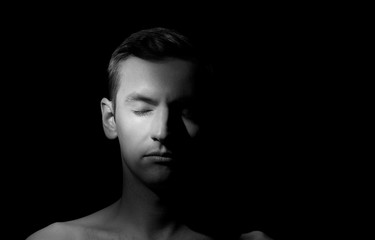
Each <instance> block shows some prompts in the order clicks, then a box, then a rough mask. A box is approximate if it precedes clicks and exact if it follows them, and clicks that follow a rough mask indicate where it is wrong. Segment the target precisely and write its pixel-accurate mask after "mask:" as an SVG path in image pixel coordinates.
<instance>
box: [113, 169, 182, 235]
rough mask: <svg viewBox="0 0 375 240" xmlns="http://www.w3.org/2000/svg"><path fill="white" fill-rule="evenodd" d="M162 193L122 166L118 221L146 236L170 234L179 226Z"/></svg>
mask: <svg viewBox="0 0 375 240" xmlns="http://www.w3.org/2000/svg"><path fill="white" fill-rule="evenodd" d="M166 200H167V199H166V196H165V195H164V194H161V193H160V192H158V191H155V190H152V189H151V188H149V187H147V186H145V184H144V183H142V182H140V181H139V179H137V178H136V177H135V176H134V175H133V174H132V173H131V172H130V171H127V168H126V167H124V174H123V191H122V197H121V200H120V202H119V205H118V208H119V210H118V213H119V214H118V220H120V222H122V225H124V226H129V228H130V229H132V230H131V231H136V232H139V233H142V234H145V236H148V237H149V238H152V239H156V236H157V235H159V236H161V235H163V236H166V235H170V234H172V232H173V231H175V230H177V228H178V227H179V226H180V225H179V224H178V222H177V220H176V218H175V217H174V214H173V211H172V209H171V207H170V206H169V204H168V203H166Z"/></svg>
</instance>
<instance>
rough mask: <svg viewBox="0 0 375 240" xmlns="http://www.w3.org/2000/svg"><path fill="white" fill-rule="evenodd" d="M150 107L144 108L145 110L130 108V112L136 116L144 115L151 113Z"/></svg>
mask: <svg viewBox="0 0 375 240" xmlns="http://www.w3.org/2000/svg"><path fill="white" fill-rule="evenodd" d="M151 111H152V110H151V109H145V110H132V112H133V113H134V114H135V115H137V116H146V115H148V114H150V113H151Z"/></svg>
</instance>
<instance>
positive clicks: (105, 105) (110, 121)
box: [100, 98, 117, 139]
mask: <svg viewBox="0 0 375 240" xmlns="http://www.w3.org/2000/svg"><path fill="white" fill-rule="evenodd" d="M100 107H101V109H102V122H103V129H104V133H105V135H106V136H107V138H109V139H115V138H116V137H117V128H116V120H115V111H114V109H113V104H112V102H111V101H109V100H108V99H107V98H103V99H102V101H101V102H100Z"/></svg>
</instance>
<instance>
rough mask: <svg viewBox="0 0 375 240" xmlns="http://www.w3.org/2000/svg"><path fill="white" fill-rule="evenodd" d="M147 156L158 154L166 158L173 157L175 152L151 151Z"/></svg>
mask: <svg viewBox="0 0 375 240" xmlns="http://www.w3.org/2000/svg"><path fill="white" fill-rule="evenodd" d="M145 156H146V157H147V156H157V157H165V158H172V157H173V154H172V152H169V151H151V152H149V153H147V154H146V155H145Z"/></svg>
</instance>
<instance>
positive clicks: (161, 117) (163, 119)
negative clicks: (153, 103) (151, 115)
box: [152, 106, 170, 140]
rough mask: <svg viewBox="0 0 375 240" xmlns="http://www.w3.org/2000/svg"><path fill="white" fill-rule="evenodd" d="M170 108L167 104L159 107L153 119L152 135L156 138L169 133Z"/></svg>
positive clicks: (160, 138) (163, 136) (163, 137)
mask: <svg viewBox="0 0 375 240" xmlns="http://www.w3.org/2000/svg"><path fill="white" fill-rule="evenodd" d="M169 118H170V110H169V108H168V106H163V107H162V108H160V109H159V111H158V113H157V114H156V116H155V119H154V121H153V133H152V134H153V136H152V138H156V139H158V140H163V139H165V138H166V137H167V135H168V134H169V126H168V125H169V121H170V119H169Z"/></svg>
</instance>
